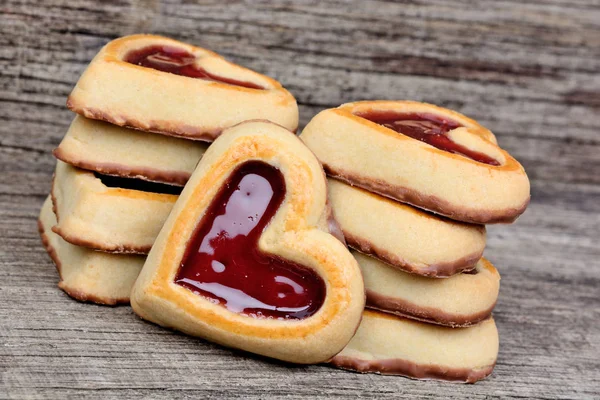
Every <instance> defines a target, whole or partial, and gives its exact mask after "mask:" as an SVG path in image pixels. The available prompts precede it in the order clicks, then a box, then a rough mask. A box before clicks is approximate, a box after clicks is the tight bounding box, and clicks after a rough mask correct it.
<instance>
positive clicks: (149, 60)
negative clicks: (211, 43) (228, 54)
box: [123, 45, 264, 89]
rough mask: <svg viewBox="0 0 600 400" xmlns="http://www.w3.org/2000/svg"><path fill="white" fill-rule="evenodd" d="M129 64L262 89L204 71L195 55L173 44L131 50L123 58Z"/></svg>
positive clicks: (248, 83)
mask: <svg viewBox="0 0 600 400" xmlns="http://www.w3.org/2000/svg"><path fill="white" fill-rule="evenodd" d="M123 60H124V61H125V62H128V63H130V64H135V65H140V66H142V67H146V68H152V69H156V70H158V71H163V72H169V73H171V74H175V75H182V76H187V77H189V78H198V79H204V80H207V81H214V82H221V83H227V84H229V85H235V86H242V87H246V88H250V89H264V88H263V87H262V86H260V85H257V84H256V83H252V82H246V81H239V80H237V79H231V78H225V77H222V76H218V75H215V74H212V73H210V72H208V71H206V70H205V69H204V68H202V67H200V66H198V65H196V57H195V56H194V55H193V54H191V53H189V52H187V51H186V50H183V49H180V48H177V47H173V46H162V45H156V46H147V47H144V48H141V49H138V50H131V51H130V52H129V53H127V55H126V56H125V57H124V59H123Z"/></svg>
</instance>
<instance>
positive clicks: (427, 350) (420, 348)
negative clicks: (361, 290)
mask: <svg viewBox="0 0 600 400" xmlns="http://www.w3.org/2000/svg"><path fill="white" fill-rule="evenodd" d="M498 347H499V341H498V330H497V329H496V324H495V323H494V320H493V319H492V318H489V319H487V320H485V321H483V322H481V323H479V324H477V325H474V326H471V327H468V328H448V327H443V326H438V325H431V324H425V323H422V322H417V321H411V320H409V319H404V318H400V317H395V316H393V315H388V314H384V313H380V312H377V311H369V310H365V312H364V315H363V319H362V322H361V324H360V326H359V328H358V331H357V332H356V335H354V337H353V338H352V340H351V341H350V343H349V344H348V346H347V347H346V348H345V349H344V350H342V352H341V353H339V354H338V355H336V356H335V357H334V358H333V359H332V360H331V363H332V364H333V365H335V366H337V367H339V368H343V369H348V370H353V371H357V372H375V373H380V374H386V375H403V376H406V377H409V378H415V379H438V380H447V381H458V382H468V383H474V382H477V381H479V380H481V379H483V378H485V377H486V376H488V375H489V374H491V373H492V370H493V369H494V366H495V365H496V358H497V357H498Z"/></svg>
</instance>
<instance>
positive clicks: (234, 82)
mask: <svg viewBox="0 0 600 400" xmlns="http://www.w3.org/2000/svg"><path fill="white" fill-rule="evenodd" d="M67 106H68V107H69V108H70V109H71V110H72V111H75V112H76V113H78V114H81V115H83V116H85V117H87V118H92V119H100V120H104V121H106V122H110V123H112V124H115V125H119V126H128V127H132V128H136V129H140V130H144V131H150V132H157V133H162V134H166V135H172V136H181V137H185V138H188V139H194V140H207V141H212V140H214V139H215V138H216V137H217V136H218V135H219V134H220V133H221V131H223V129H225V128H228V127H230V126H233V125H235V124H238V123H240V122H242V121H246V120H250V119H266V120H269V121H272V122H275V123H277V124H279V125H281V126H283V127H285V128H287V129H289V130H291V131H294V130H296V128H297V127H298V106H297V105H296V100H295V99H294V97H293V96H292V95H291V94H290V93H289V92H288V91H287V90H285V89H284V88H283V86H281V84H280V83H279V82H277V81H276V80H274V79H271V78H269V77H267V76H265V75H261V74H259V73H257V72H254V71H252V70H249V69H247V68H244V67H241V66H239V65H236V64H234V63H231V62H229V61H227V60H225V59H224V58H223V57H221V56H220V55H218V54H216V53H214V52H212V51H209V50H206V49H203V48H200V47H195V46H192V45H189V44H186V43H182V42H179V41H176V40H173V39H169V38H166V37H162V36H155V35H132V36H125V37H122V38H119V39H115V40H113V41H111V42H109V43H108V44H107V45H106V46H104V47H103V48H102V50H100V52H99V53H98V54H97V55H96V57H94V59H93V60H92V62H91V63H90V65H89V66H88V68H87V69H86V70H85V72H84V73H83V75H82V76H81V78H80V79H79V81H78V82H77V85H76V86H75V88H74V89H73V91H72V92H71V95H70V96H69V99H68V101H67Z"/></svg>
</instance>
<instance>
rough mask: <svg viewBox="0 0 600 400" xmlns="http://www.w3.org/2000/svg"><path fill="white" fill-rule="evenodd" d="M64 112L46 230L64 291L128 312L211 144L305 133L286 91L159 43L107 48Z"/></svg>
mask: <svg viewBox="0 0 600 400" xmlns="http://www.w3.org/2000/svg"><path fill="white" fill-rule="evenodd" d="M165 72H168V73H165ZM190 78H194V79H190ZM67 106H68V107H69V108H70V109H71V110H72V111H74V112H75V113H77V114H78V115H77V116H76V117H75V119H74V120H73V122H72V124H71V126H70V127H69V130H68V131H67V133H66V135H65V137H64V139H63V140H62V142H61V143H60V145H59V146H58V148H56V149H55V151H54V155H55V157H56V158H57V159H58V160H59V161H58V162H57V166H56V171H55V174H54V179H53V182H52V190H51V196H50V197H49V198H48V199H47V200H46V202H45V204H44V206H43V209H42V212H41V215H40V223H39V225H40V231H41V233H42V238H43V241H44V244H45V246H46V248H47V250H48V252H49V254H50V255H51V257H52V258H53V260H54V262H55V264H56V266H57V269H58V271H59V274H60V278H61V280H60V283H59V286H60V287H61V288H62V289H63V290H64V291H65V292H66V293H68V294H69V295H70V296H72V297H74V298H76V299H78V300H81V301H93V302H96V303H100V304H111V305H112V304H119V303H127V304H128V303H129V297H130V292H131V287H132V286H133V283H134V282H135V280H136V278H137V276H138V274H139V271H140V270H141V268H142V266H143V264H144V260H145V257H144V256H143V255H145V254H147V253H148V252H149V251H150V249H151V247H152V244H153V243H154V240H155V239H156V236H157V235H158V232H159V231H160V229H161V228H162V226H163V224H164V222H165V220H166V218H167V216H168V215H169V213H170V212H171V209H172V208H173V205H174V204H175V201H176V200H177V197H178V194H179V193H180V192H181V190H182V187H183V186H184V185H185V183H186V182H187V180H188V179H189V177H190V175H191V173H192V172H193V171H194V169H195V168H196V164H197V163H198V161H199V160H200V158H201V157H202V155H203V154H204V152H205V151H206V149H207V147H208V144H209V143H208V142H209V141H212V140H214V139H215V138H216V137H217V136H218V135H219V134H220V133H221V132H222V131H223V130H224V129H226V128H228V127H230V126H233V125H236V124H238V123H240V122H242V121H245V120H251V119H268V120H272V121H274V122H276V123H278V124H280V125H282V126H284V127H286V128H287V129H289V130H292V131H293V130H296V128H297V125H298V108H297V105H296V101H295V99H294V97H293V96H292V95H291V94H290V93H289V92H288V91H287V90H285V89H284V88H283V87H282V86H281V84H279V82H277V81H275V80H273V79H271V78H268V77H266V76H264V75H261V74H258V73H256V72H254V71H251V70H248V69H246V68H243V67H240V66H238V65H235V64H233V63H230V62H228V61H226V60H225V59H223V58H222V57H221V56H219V55H217V54H215V53H213V52H211V51H208V50H205V49H202V48H198V47H194V46H191V45H188V44H185V43H181V42H178V41H175V40H171V39H168V38H164V37H160V36H153V35H134V36H128V37H124V38H120V39H117V40H114V41H112V42H110V43H109V44H107V45H106V46H105V47H104V48H103V49H102V50H101V51H100V52H99V53H98V55H97V56H96V57H95V58H94V59H93V60H92V62H91V63H90V65H89V66H88V68H87V69H86V71H85V72H84V73H83V75H82V76H81V78H80V79H79V81H78V83H77V85H76V87H75V88H74V90H73V92H72V93H71V95H70V96H69V99H68V101H67ZM131 128H135V129H131Z"/></svg>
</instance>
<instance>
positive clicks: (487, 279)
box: [352, 251, 500, 327]
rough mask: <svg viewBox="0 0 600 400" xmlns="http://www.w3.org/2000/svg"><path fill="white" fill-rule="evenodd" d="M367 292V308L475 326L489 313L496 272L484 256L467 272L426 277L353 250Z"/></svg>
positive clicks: (497, 285)
mask: <svg viewBox="0 0 600 400" xmlns="http://www.w3.org/2000/svg"><path fill="white" fill-rule="evenodd" d="M352 254H353V255H354V257H355V258H356V261H358V265H359V266H360V269H361V271H362V274H363V279H364V281H365V289H366V292H367V307H368V308H371V309H376V310H380V311H384V312H386V313H391V314H395V315H399V316H403V317H406V318H411V319H416V320H419V321H423V322H428V323H432V324H438V325H445V326H451V327H464V326H470V325H475V324H477V323H479V322H481V321H483V320H485V319H487V318H488V317H490V315H492V310H493V309H494V306H495V305H496V300H497V299H498V292H499V290H500V274H499V273H498V271H497V270H496V268H494V266H493V265H492V263H490V262H489V261H488V260H486V259H485V258H482V259H480V260H479V262H478V263H477V264H476V266H475V268H474V269H473V270H471V271H468V272H465V273H461V274H456V275H454V276H452V277H450V278H447V279H429V278H426V277H422V276H417V275H414V274H407V273H405V272H402V271H399V270H398V269H396V268H393V267H391V266H390V265H388V264H386V263H383V262H381V261H379V260H377V259H375V258H373V257H369V256H367V255H364V254H362V253H359V252H357V251H353V252H352Z"/></svg>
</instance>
